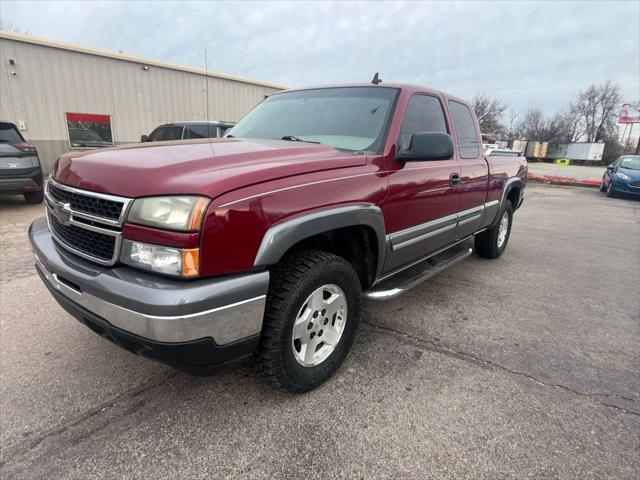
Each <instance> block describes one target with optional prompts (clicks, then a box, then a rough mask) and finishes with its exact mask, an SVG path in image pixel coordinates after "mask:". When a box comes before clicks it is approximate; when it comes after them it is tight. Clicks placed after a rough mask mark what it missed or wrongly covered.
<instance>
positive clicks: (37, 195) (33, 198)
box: [23, 190, 44, 204]
mask: <svg viewBox="0 0 640 480" xmlns="http://www.w3.org/2000/svg"><path fill="white" fill-rule="evenodd" d="M23 196H24V199H25V200H26V201H27V203H34V204H36V203H42V201H43V200H44V191H42V190H40V191H39V192H27V193H23Z"/></svg>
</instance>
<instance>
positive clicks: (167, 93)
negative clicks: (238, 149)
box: [0, 37, 279, 172]
mask: <svg viewBox="0 0 640 480" xmlns="http://www.w3.org/2000/svg"><path fill="white" fill-rule="evenodd" d="M9 59H13V60H14V61H15V65H10V64H9ZM143 66H144V63H141V62H137V61H130V60H123V59H119V58H111V57H107V56H99V55H92V54H90V53H85V52H80V51H74V50H69V49H65V48H57V47H52V46H48V45H41V44H37V43H29V42H24V41H20V40H16V39H12V38H6V37H0V119H4V120H9V121H13V122H16V123H17V122H18V121H19V120H22V121H25V122H26V125H27V130H26V131H24V132H22V133H23V135H24V136H25V137H26V138H27V139H28V140H29V141H31V142H32V143H34V144H35V145H36V146H37V147H38V149H39V152H40V156H41V160H42V163H43V167H44V169H45V171H46V172H48V171H50V168H51V166H52V165H53V162H54V161H55V159H56V158H57V157H58V156H59V155H60V154H61V153H63V152H65V151H68V150H69V145H68V137H67V135H68V134H67V128H66V120H65V112H78V113H94V114H107V115H110V116H111V129H112V133H113V140H114V142H115V143H116V144H122V143H131V142H138V141H139V140H140V136H141V135H143V134H148V133H150V132H151V130H152V129H153V128H154V127H156V126H157V125H159V124H161V123H166V122H171V121H179V120H205V119H206V116H207V114H206V112H207V108H206V85H207V83H206V82H208V86H209V119H210V120H230V121H238V120H239V119H240V118H241V117H242V116H243V115H244V114H245V113H246V112H247V111H249V110H250V109H251V108H252V107H253V106H255V105H256V104H257V103H259V102H260V101H262V99H264V97H265V96H266V95H270V94H272V93H274V92H276V91H278V90H279V89H278V88H275V87H272V86H267V85H260V84H253V83H246V82H242V81H239V80H234V79H228V78H220V77H215V76H209V77H206V78H205V76H204V75H202V74H199V73H197V72H190V71H183V70H179V69H175V68H170V67H163V66H161V65H153V64H151V65H149V68H148V70H144V69H143ZM12 72H15V75H14V74H13V73H12Z"/></svg>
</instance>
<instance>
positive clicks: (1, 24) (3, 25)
mask: <svg viewBox="0 0 640 480" xmlns="http://www.w3.org/2000/svg"><path fill="white" fill-rule="evenodd" d="M0 30H4V31H5V32H13V33H21V34H23V35H26V34H27V33H28V32H27V31H26V30H22V29H21V28H20V27H18V26H17V25H15V24H13V23H11V22H5V21H0Z"/></svg>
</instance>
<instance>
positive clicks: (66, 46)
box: [0, 30, 289, 90]
mask: <svg viewBox="0 0 640 480" xmlns="http://www.w3.org/2000/svg"><path fill="white" fill-rule="evenodd" d="M0 38H6V39H8V40H14V41H17V42H24V43H31V44H34V45H42V46H45V47H51V48H58V49H60V50H69V51H72V52H78V53H85V54H87V55H95V56H98V57H106V58H112V59H115V60H122V61H125V62H133V63H139V64H141V65H149V66H154V67H160V68H167V69H169V70H178V71H182V72H187V73H195V74H198V75H207V76H209V77H212V78H221V79H224V80H232V81H236V82H241V83H248V84H251V85H258V86H261V87H269V88H275V89H278V90H285V89H287V88H289V87H287V86H284V85H278V84H276V83H270V82H262V81H260V80H253V79H250V78H246V77H240V76H236V75H230V74H227V73H221V72H215V71H211V70H209V71H207V72H205V71H204V70H202V69H199V68H193V67H186V66H184V65H176V64H174V63H168V62H162V61H160V60H151V59H148V58H143V57H138V56H135V55H128V54H125V53H116V52H110V51H107V50H100V49H97V48H89V47H83V46H80V45H74V44H72V43H66V42H59V41H57V40H50V39H47V38H42V37H35V36H32V35H23V34H21V33H14V32H8V31H6V30H0Z"/></svg>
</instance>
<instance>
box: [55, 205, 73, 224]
mask: <svg viewBox="0 0 640 480" xmlns="http://www.w3.org/2000/svg"><path fill="white" fill-rule="evenodd" d="M71 213H72V211H71V204H70V203H56V204H55V205H54V206H53V214H54V215H55V217H56V218H57V219H58V221H59V222H60V223H61V224H63V225H69V223H70V221H69V220H71Z"/></svg>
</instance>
